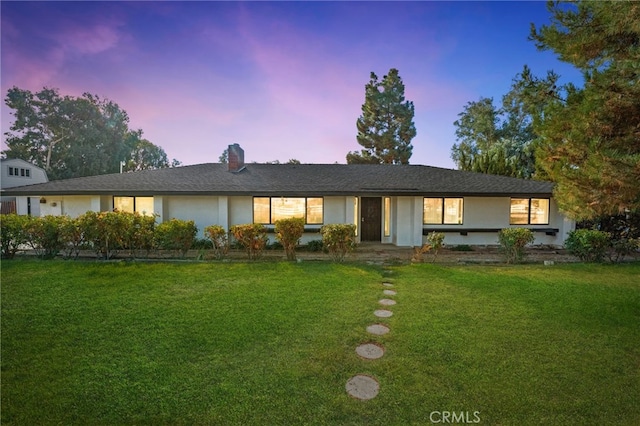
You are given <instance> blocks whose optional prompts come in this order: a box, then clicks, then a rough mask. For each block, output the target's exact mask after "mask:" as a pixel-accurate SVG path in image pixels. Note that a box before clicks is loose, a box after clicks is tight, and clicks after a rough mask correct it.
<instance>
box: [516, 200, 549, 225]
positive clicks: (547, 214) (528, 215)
mask: <svg viewBox="0 0 640 426" xmlns="http://www.w3.org/2000/svg"><path fill="white" fill-rule="evenodd" d="M514 200H527V204H526V206H527V222H526V223H514V221H513V216H512V214H513V211H512V208H513V201H514ZM533 200H545V201H546V202H547V211H546V219H547V221H546V222H541V223H532V222H531V216H532V214H531V212H532V209H531V205H532V201H533ZM550 217H551V198H542V197H511V198H510V199H509V225H549V222H550Z"/></svg>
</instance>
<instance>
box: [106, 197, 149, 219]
mask: <svg viewBox="0 0 640 426" xmlns="http://www.w3.org/2000/svg"><path fill="white" fill-rule="evenodd" d="M113 210H117V211H119V212H127V213H133V212H136V213H140V214H141V215H144V216H153V197H113Z"/></svg>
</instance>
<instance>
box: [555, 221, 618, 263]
mask: <svg viewBox="0 0 640 426" xmlns="http://www.w3.org/2000/svg"><path fill="white" fill-rule="evenodd" d="M610 244H611V234H609V233H608V232H603V231H598V230H595V229H577V230H575V231H571V232H569V236H568V237H567V240H566V241H565V243H564V245H565V247H566V248H567V250H569V253H571V254H573V255H574V256H577V257H578V258H579V259H580V260H582V261H583V262H602V261H603V260H604V257H605V255H606V253H607V249H608V248H609V246H610Z"/></svg>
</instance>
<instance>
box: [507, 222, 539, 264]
mask: <svg viewBox="0 0 640 426" xmlns="http://www.w3.org/2000/svg"><path fill="white" fill-rule="evenodd" d="M534 240H535V237H534V236H533V232H531V230H530V229H526V228H505V229H501V230H500V232H499V233H498V242H499V243H500V248H501V249H502V252H503V254H504V256H505V260H506V261H507V263H515V262H519V261H521V260H522V258H523V257H524V248H525V246H526V245H527V244H530V243H532V242H533V241H534Z"/></svg>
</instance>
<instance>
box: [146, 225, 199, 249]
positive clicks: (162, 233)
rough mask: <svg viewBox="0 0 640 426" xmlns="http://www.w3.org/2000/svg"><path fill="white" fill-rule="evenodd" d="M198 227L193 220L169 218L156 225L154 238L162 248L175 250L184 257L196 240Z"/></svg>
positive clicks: (157, 245)
mask: <svg viewBox="0 0 640 426" xmlns="http://www.w3.org/2000/svg"><path fill="white" fill-rule="evenodd" d="M197 233H198V228H197V227H196V224H195V222H194V221H193V220H180V219H175V218H174V219H171V220H169V221H167V222H163V223H160V224H159V225H158V226H156V230H155V235H154V240H155V244H156V247H158V248H160V249H162V250H175V251H176V252H178V253H180V256H181V257H185V256H186V254H187V251H189V249H190V248H191V247H192V246H193V244H194V243H195V241H196V234H197Z"/></svg>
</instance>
